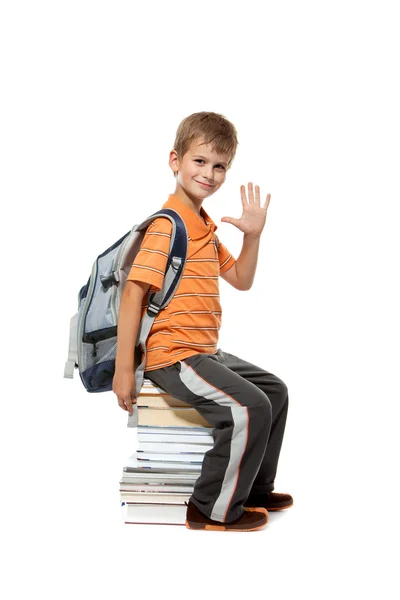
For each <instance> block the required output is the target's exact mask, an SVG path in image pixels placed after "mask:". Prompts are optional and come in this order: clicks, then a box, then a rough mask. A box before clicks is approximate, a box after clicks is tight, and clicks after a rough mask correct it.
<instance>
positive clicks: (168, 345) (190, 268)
mask: <svg viewBox="0 0 400 600" xmlns="http://www.w3.org/2000/svg"><path fill="white" fill-rule="evenodd" d="M163 208H172V209H173V210H175V211H176V212H177V213H178V214H179V215H180V216H181V218H182V219H183V221H184V223H185V225H186V229H187V234H188V251H187V259H186V264H185V268H184V270H183V274H182V278H181V280H180V283H179V286H178V288H177V290H176V292H175V295H174V296H173V298H172V300H171V302H170V303H169V304H168V306H167V307H166V308H164V309H162V310H161V311H160V312H159V313H158V315H157V317H156V319H155V320H154V323H153V326H152V328H151V330H150V333H149V336H148V338H147V343H146V351H147V360H146V370H147V371H152V370H154V369H161V368H162V367H168V366H170V365H173V364H174V363H176V362H177V361H178V360H183V359H185V358H188V357H189V356H192V355H193V354H198V353H202V352H203V353H209V354H215V353H216V352H217V350H218V346H217V344H218V331H219V329H220V327H221V317H222V310H221V304H220V298H219V279H218V278H219V275H220V273H224V272H225V271H227V270H228V269H230V268H231V267H232V266H233V265H234V264H235V262H236V261H235V259H234V258H233V256H232V255H231V254H230V252H229V251H228V250H227V248H226V247H225V246H224V245H223V244H221V242H219V247H218V251H217V249H216V246H215V242H214V237H215V234H214V231H215V230H216V229H217V225H216V224H215V223H214V221H213V220H212V219H211V217H210V216H209V215H208V214H207V213H206V211H205V210H204V208H201V209H200V212H201V215H202V218H200V217H199V216H198V215H196V213H195V212H193V211H192V210H191V209H190V208H189V207H188V206H186V204H184V203H183V202H182V201H181V200H180V199H179V198H178V197H177V196H175V195H174V194H170V195H169V198H168V201H167V202H166V203H165V204H164V205H163ZM171 233H172V224H171V222H170V221H169V220H168V219H165V218H162V217H161V218H156V219H155V220H154V221H153V222H152V223H151V225H150V226H149V227H148V228H147V231H146V234H145V236H144V238H143V241H142V244H141V246H140V250H139V252H138V253H137V255H136V258H135V260H134V262H133V264H132V268H131V270H130V272H129V275H128V278H127V279H128V280H131V281H143V282H145V283H149V284H150V285H151V287H150V289H149V291H148V294H147V295H146V296H145V297H144V299H143V306H142V317H143V315H144V314H145V311H146V309H147V306H148V298H149V295H151V294H152V293H153V292H155V291H158V290H160V289H161V287H162V282H163V278H164V272H165V267H166V264H167V258H168V252H169V245H170V238H171ZM218 241H219V240H218ZM142 359H143V357H142Z"/></svg>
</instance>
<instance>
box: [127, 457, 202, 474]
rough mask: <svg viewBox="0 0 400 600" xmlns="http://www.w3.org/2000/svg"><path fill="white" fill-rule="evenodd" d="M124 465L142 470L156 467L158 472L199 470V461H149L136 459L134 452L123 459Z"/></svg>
mask: <svg viewBox="0 0 400 600" xmlns="http://www.w3.org/2000/svg"><path fill="white" fill-rule="evenodd" d="M124 466H125V467H131V468H136V469H141V470H142V471H143V472H145V471H147V470H150V469H156V470H158V471H159V472H167V473H168V472H170V471H172V472H175V473H178V472H179V471H198V472H200V471H201V464H200V463H184V462H181V463H174V462H171V461H168V462H160V461H150V460H137V458H136V454H133V455H132V456H130V457H129V458H127V459H125V464H124Z"/></svg>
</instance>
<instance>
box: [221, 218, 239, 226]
mask: <svg viewBox="0 0 400 600" xmlns="http://www.w3.org/2000/svg"><path fill="white" fill-rule="evenodd" d="M221 221H222V223H232V225H236V227H237V226H238V223H239V221H238V219H233V218H232V217H222V219H221Z"/></svg>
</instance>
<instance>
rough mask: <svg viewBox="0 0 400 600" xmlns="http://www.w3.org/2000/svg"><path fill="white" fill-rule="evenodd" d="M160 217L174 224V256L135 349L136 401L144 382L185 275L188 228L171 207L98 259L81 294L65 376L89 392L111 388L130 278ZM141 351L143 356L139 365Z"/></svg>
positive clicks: (150, 300)
mask: <svg viewBox="0 0 400 600" xmlns="http://www.w3.org/2000/svg"><path fill="white" fill-rule="evenodd" d="M158 217H164V218H167V219H169V220H170V221H171V223H172V234H171V241H170V249H169V257H168V260H167V266H166V270H165V274H164V282H163V287H162V289H161V290H160V291H159V292H155V293H153V294H151V296H150V297H149V304H148V308H147V311H146V314H145V315H144V317H143V319H142V321H141V323H140V327H139V332H138V336H137V339H136V345H135V361H134V370H135V380H136V388H135V397H136V398H137V396H138V394H139V392H140V390H141V387H142V384H143V376H144V370H145V366H146V340H147V337H148V334H149V332H150V329H151V327H152V325H153V321H154V319H155V318H156V316H157V314H158V312H159V311H160V310H161V309H162V308H164V307H165V306H167V305H168V304H169V302H170V301H171V299H172V297H173V295H174V293H175V290H176V289H177V287H178V285H179V282H180V280H181V277H182V273H183V269H184V266H185V262H186V254H187V243H188V238H187V231H186V226H185V223H184V222H183V220H182V219H181V217H180V216H179V215H178V213H177V212H176V211H174V210H172V209H170V208H165V209H161V210H159V211H157V212H156V213H154V214H153V215H151V216H150V217H148V218H147V219H146V220H145V221H143V222H142V223H140V225H135V226H134V227H133V228H132V230H131V231H130V232H128V233H126V234H125V235H124V236H123V237H122V238H121V239H119V240H118V241H117V242H115V244H113V245H112V246H111V247H110V248H108V249H107V250H105V252H103V253H102V254H100V255H99V256H98V257H97V259H96V260H95V262H94V264H93V268H92V273H91V275H90V277H89V280H88V282H87V283H86V285H85V286H83V288H82V289H81V290H80V292H79V294H78V312H77V313H76V314H75V315H74V316H73V317H72V319H71V325H70V339H69V351H68V360H67V362H66V365H65V371H64V377H66V378H69V379H72V378H73V376H74V369H75V368H77V369H78V370H79V375H80V377H81V380H82V382H83V385H84V386H85V388H86V390H87V391H88V392H108V391H111V390H112V381H113V377H114V372H115V356H116V350H117V321H118V312H119V306H120V301H121V295H122V291H123V289H124V286H125V283H126V278H127V276H128V274H129V271H130V269H131V266H132V263H133V261H134V259H135V256H136V254H137V253H138V251H139V249H140V245H141V243H142V241H143V238H144V235H145V233H146V230H147V228H148V226H149V225H150V224H151V223H152V221H154V219H156V218H158ZM141 351H143V353H144V358H143V361H140V358H141Z"/></svg>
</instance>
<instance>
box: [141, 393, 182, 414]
mask: <svg viewBox="0 0 400 600" xmlns="http://www.w3.org/2000/svg"><path fill="white" fill-rule="evenodd" d="M136 404H137V406H138V408H140V407H141V406H145V407H148V408H158V409H164V410H168V409H169V408H192V407H191V406H190V404H188V403H187V402H183V401H182V400H178V399H177V398H174V397H173V396H169V395H168V394H157V395H155V394H152V395H150V394H140V396H139V397H138V398H137V401H136Z"/></svg>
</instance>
